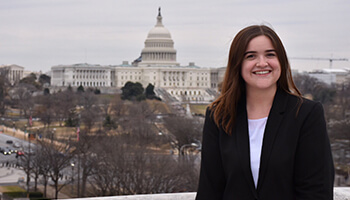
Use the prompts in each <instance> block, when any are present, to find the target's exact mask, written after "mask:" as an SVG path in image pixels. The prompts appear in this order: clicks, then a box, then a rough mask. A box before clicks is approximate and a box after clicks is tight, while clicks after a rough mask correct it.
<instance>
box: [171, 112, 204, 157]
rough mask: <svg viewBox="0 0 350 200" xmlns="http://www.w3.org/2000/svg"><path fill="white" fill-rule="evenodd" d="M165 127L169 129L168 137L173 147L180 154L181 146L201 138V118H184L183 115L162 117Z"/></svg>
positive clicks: (196, 141)
mask: <svg viewBox="0 0 350 200" xmlns="http://www.w3.org/2000/svg"><path fill="white" fill-rule="evenodd" d="M164 122H165V128H166V129H167V130H168V131H169V133H168V134H170V136H169V137H168V138H169V139H170V140H171V142H172V144H173V145H174V147H175V148H176V149H177V150H178V152H179V155H182V154H183V152H181V150H182V149H181V147H184V145H190V144H192V143H198V142H199V141H200V138H201V132H202V127H203V122H202V120H201V118H198V117H193V118H186V117H183V116H177V115H173V116H170V117H167V118H165V119H164Z"/></svg>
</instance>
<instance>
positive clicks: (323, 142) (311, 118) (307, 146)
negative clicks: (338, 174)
mask: <svg viewBox="0 0 350 200" xmlns="http://www.w3.org/2000/svg"><path fill="white" fill-rule="evenodd" d="M309 105H310V104H309ZM310 106H311V105H310ZM312 106H313V107H312V108H311V111H310V112H309V113H308V115H307V116H306V117H305V118H304V119H303V120H304V121H303V122H302V126H301V129H300V135H299V141H298V147H297V151H296V155H295V157H296V158H295V170H294V172H295V174H294V185H295V194H296V197H297V198H296V199H298V200H301V199H303V200H306V199H310V200H315V199H317V200H331V199H333V183H334V165H333V158H332V153H331V148H330V142H329V138H328V134H327V129H326V122H325V119H324V113H323V107H322V105H321V103H315V104H312ZM301 109H302V108H301ZM299 114H300V113H299Z"/></svg>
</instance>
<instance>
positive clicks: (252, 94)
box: [246, 88, 277, 119]
mask: <svg viewBox="0 0 350 200" xmlns="http://www.w3.org/2000/svg"><path fill="white" fill-rule="evenodd" d="M276 90H277V88H272V89H269V90H247V93H246V95H247V113H248V119H260V118H264V117H267V116H268V115H269V113H270V110H271V107H272V103H273V99H274V97H275V94H276Z"/></svg>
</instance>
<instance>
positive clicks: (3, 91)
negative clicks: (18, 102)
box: [0, 67, 10, 116]
mask: <svg viewBox="0 0 350 200" xmlns="http://www.w3.org/2000/svg"><path fill="white" fill-rule="evenodd" d="M7 75H8V68H6V67H3V68H0V116H3V115H4V114H5V113H6V106H7V104H8V103H9V101H8V99H9V97H8V91H9V88H10V82H9V80H8V78H7Z"/></svg>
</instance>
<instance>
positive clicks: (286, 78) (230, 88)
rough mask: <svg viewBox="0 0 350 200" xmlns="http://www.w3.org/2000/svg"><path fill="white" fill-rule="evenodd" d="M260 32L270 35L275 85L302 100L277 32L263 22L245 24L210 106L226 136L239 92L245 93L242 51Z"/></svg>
mask: <svg viewBox="0 0 350 200" xmlns="http://www.w3.org/2000/svg"><path fill="white" fill-rule="evenodd" d="M261 35H264V36H267V37H268V38H270V40H271V42H272V44H273V46H274V48H275V51H276V54H277V57H278V60H279V63H280V65H281V76H280V78H279V80H278V81H277V87H278V88H280V89H282V90H284V91H286V92H287V93H289V94H293V95H296V96H298V97H299V98H300V101H302V98H301V93H300V91H299V90H298V88H297V87H296V86H295V84H294V81H293V79H292V72H291V69H290V65H289V61H288V58H287V54H286V51H285V49H284V46H283V44H282V42H281V40H280V38H279V37H278V35H277V34H276V33H275V32H274V31H273V30H272V29H271V28H269V27H267V26H265V25H253V26H248V27H246V28H244V29H242V30H241V31H240V32H239V33H238V34H237V35H236V37H235V38H234V39H233V41H232V44H231V48H230V53H229V58H228V63H227V67H226V72H225V77H224V81H223V83H222V88H221V95H220V96H219V97H218V98H217V99H216V100H215V101H214V102H213V103H211V104H210V106H209V108H210V109H212V110H213V112H212V117H214V122H215V123H216V125H217V126H219V127H222V128H223V130H224V131H225V132H226V133H227V134H229V135H231V134H232V129H233V127H234V124H235V122H236V111H237V106H238V102H239V100H240V99H241V98H242V95H245V82H244V80H243V78H242V76H241V66H242V62H243V58H244V53H245V51H246V49H247V46H248V43H249V42H250V41H251V40H252V39H253V38H255V37H257V36H261ZM213 108H214V109H213Z"/></svg>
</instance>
